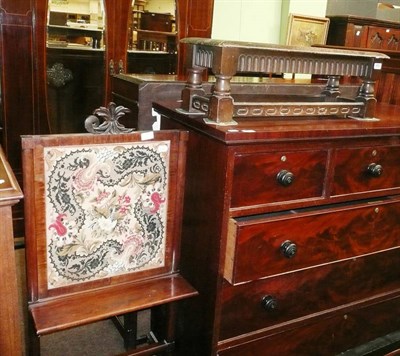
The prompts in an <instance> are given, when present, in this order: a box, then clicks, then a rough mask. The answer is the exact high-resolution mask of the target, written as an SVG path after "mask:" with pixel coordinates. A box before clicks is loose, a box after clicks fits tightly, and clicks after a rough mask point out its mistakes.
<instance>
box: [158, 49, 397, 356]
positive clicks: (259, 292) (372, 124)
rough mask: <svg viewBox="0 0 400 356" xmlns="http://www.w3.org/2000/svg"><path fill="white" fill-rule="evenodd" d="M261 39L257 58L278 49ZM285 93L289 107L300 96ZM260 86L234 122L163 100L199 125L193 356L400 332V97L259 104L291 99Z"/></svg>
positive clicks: (190, 230)
mask: <svg viewBox="0 0 400 356" xmlns="http://www.w3.org/2000/svg"><path fill="white" fill-rule="evenodd" d="M217 46H218V44H217ZM255 47H256V48H255V51H254V52H255V53H253V54H252V55H253V56H252V55H251V54H249V53H246V54H247V56H245V58H246V59H248V61H249V62H251V63H260V62H261V60H260V58H261V59H262V58H263V54H265V53H267V55H268V56H267V55H266V57H267V58H272V56H269V52H268V51H265V52H263V51H262V50H261V47H262V46H255ZM200 49H201V51H202V53H203V54H204V53H206V51H205V50H204V48H202V46H200ZM224 50H225V48H224ZM230 50H232V51H233V53H234V54H237V53H238V52H239V53H240V50H241V48H239V50H238V51H235V49H232V48H228V50H227V51H226V52H225V54H226V55H231V52H230ZM221 51H222V50H221ZM316 51H317V50H316ZM222 52H223V51H222ZM278 52H279V53H280V54H281V58H284V55H285V53H282V52H285V48H280V49H278ZM323 53H326V52H323ZM318 54H319V55H321V53H318ZM331 54H332V58H331V60H333V58H335V57H334V56H335V52H334V51H333V52H332V53H331ZM289 55H293V53H289ZM348 55H349V57H351V56H352V54H351V52H348ZM199 57H201V56H199ZM239 57H240V56H239ZM254 58H258V59H259V61H255V60H253V59H254ZM315 58H319V57H318V56H315ZM355 58H357V57H355ZM197 59H198V58H197ZM220 60H221V62H222V63H225V61H224V60H223V55H221V58H220ZM316 60H317V59H316ZM349 61H350V62H351V58H350V59H349ZM271 62H272V61H271ZM327 62H329V60H327ZM203 63H210V62H206V61H205V62H203ZM296 63H297V62H296ZM194 64H197V62H195V63H194ZM213 64H214V65H215V67H216V68H217V71H218V70H220V69H221V68H225V70H229V68H230V66H229V65H231V64H232V63H231V62H230V63H229V65H228V66H227V67H223V66H219V65H218V60H215V57H214V62H213ZM317 67H318V66H317ZM217 74H220V72H217ZM229 74H232V72H229V73H228V77H229ZM192 79H193V78H192ZM192 79H190V78H189V81H188V89H189V90H190V88H191V87H196V89H198V93H200V94H199V95H200V96H201V88H199V86H198V85H197V86H195V85H193V84H199V83H198V81H196V83H194V80H192ZM222 79H224V78H222ZM216 87H217V85H215V86H214V88H216ZM307 87H308V85H298V86H297V88H295V92H296V91H297V93H298V94H299V95H301V94H303V91H304V90H307ZM223 88H228V89H229V85H227V86H223ZM217 89H218V88H217ZM282 90H283V91H285V86H284V85H282ZM194 91H195V90H194ZM221 92H222V93H226V92H227V91H226V90H225V91H222V90H219V91H218V92H217V93H216V97H217V99H218V95H221ZM286 93H287V97H286V99H287V100H285V101H284V102H283V103H282V107H284V105H290V104H293V105H295V107H296V108H298V107H299V106H300V104H299V103H298V100H297V101H295V99H296V96H295V95H293V97H292V99H294V100H292V101H290V100H289V98H290V93H291V92H289V91H288V90H286ZM192 94H193V93H192ZM269 94H271V93H269ZM213 95H214V94H213ZM196 96H197V94H196V93H194V94H193V101H192V102H195V98H196ZM221 96H222V97H223V95H221ZM232 96H233V97H235V96H234V95H233V94H232ZM277 97H278V99H279V96H277ZM247 98H248V100H247V101H246V102H247V103H248V107H249V110H248V112H249V114H248V115H243V116H242V115H241V113H240V112H236V111H234V112H233V114H232V117H231V120H223V121H222V120H220V118H221V117H222V118H223V119H226V117H225V116H224V113H222V115H221V116H220V117H215V116H211V115H210V114H209V112H207V111H206V110H204V111H206V113H205V114H204V115H201V114H199V111H200V110H197V111H196V110H193V111H192V112H188V110H187V106H185V107H184V106H183V105H184V104H185V102H184V101H183V103H178V102H176V101H174V102H168V101H165V102H163V103H162V102H161V103H155V104H154V108H155V110H156V111H157V112H158V113H159V114H161V127H162V128H163V129H171V128H181V129H185V130H190V135H189V143H188V165H187V176H186V185H185V204H184V227H183V235H182V236H183V240H182V252H181V257H182V269H181V271H182V274H183V275H184V276H185V278H187V280H188V281H189V282H190V283H191V284H192V285H193V286H194V287H195V288H196V289H197V290H198V291H199V297H198V298H196V299H193V300H191V301H188V302H187V304H185V310H184V313H182V318H181V323H182V325H183V327H184V330H185V333H182V337H183V339H184V342H183V343H182V344H181V346H182V348H181V349H180V350H179V351H180V354H182V355H188V354H190V355H216V354H218V355H229V356H232V355H238V356H239V355H240V356H247V355H249V356H250V355H258V354H268V355H276V354H279V355H293V354H301V355H303V354H304V355H308V354H332V355H334V354H339V353H340V352H343V351H346V350H347V349H350V348H353V347H356V346H358V345H361V344H364V343H366V342H368V341H370V340H373V339H375V338H378V337H380V336H384V335H386V334H389V333H392V332H395V331H397V330H399V329H400V321H399V318H398V315H397V313H394V312H393V311H394V310H398V309H399V307H400V279H399V272H398V268H397V266H398V264H399V262H400V253H399V251H400V241H399V230H400V225H399V221H400V181H399V179H398V173H397V172H396V171H397V167H398V166H399V163H400V161H399V160H400V158H399V157H400V144H399V142H400V123H399V121H398V107H397V106H391V105H387V104H382V103H378V104H377V105H376V110H375V113H374V117H376V118H378V119H371V118H368V119H366V118H360V117H359V118H349V117H346V116H344V115H333V114H330V115H326V116H324V115H325V114H324V113H322V115H320V114H317V113H315V114H314V115H310V116H308V117H305V116H304V115H294V113H291V114H288V115H280V116H278V117H271V116H269V117H268V116H267V115H266V114H267V113H266V114H260V115H257V116H256V115H254V116H251V109H252V108H256V109H258V108H259V106H257V105H258V104H271V103H272V104H279V103H280V101H279V100H274V95H270V96H265V98H264V101H263V100H261V99H260V100H257V97H256V95H254V93H251V92H250V93H249V95H247ZM252 98H253V99H254V100H251V99H252ZM211 99H212V97H211ZM189 101H190V100H189ZM204 102H205V101H204ZM221 105H224V102H222V104H221ZM188 107H189V108H190V106H188ZM210 107H211V105H210ZM225 108H226V107H225ZM185 109H186V110H185ZM220 109H221V110H224V108H223V107H222V108H220ZM226 110H230V106H227V109H226ZM258 112H260V110H259V111H258ZM213 114H215V112H214V113H213ZM210 118H211V119H212V120H210ZM233 120H234V121H236V122H233ZM392 346H393V345H392ZM393 347H396V345H394V346H393ZM397 347H398V344H397Z"/></svg>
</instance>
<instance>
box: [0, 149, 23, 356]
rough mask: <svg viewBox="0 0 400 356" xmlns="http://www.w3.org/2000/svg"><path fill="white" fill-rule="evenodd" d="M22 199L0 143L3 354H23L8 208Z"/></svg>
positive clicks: (0, 336)
mask: <svg viewBox="0 0 400 356" xmlns="http://www.w3.org/2000/svg"><path fill="white" fill-rule="evenodd" d="M21 198H22V192H21V189H20V188H19V185H18V183H17V180H16V179H15V177H14V174H13V172H12V170H11V167H10V165H9V163H8V162H7V159H6V157H5V154H4V151H3V149H2V148H1V146H0V247H1V248H0V290H1V296H2V301H1V303H0V350H1V353H2V354H4V355H15V356H19V355H22V340H21V328H22V322H21V315H20V313H19V305H18V291H17V273H16V263H15V252H14V236H13V226H12V213H11V207H12V206H13V205H14V204H16V203H17V202H18V201H19V200H20V199H21Z"/></svg>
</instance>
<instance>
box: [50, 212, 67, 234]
mask: <svg viewBox="0 0 400 356" xmlns="http://www.w3.org/2000/svg"><path fill="white" fill-rule="evenodd" d="M65 217H66V215H65V214H58V215H57V217H56V220H55V221H54V222H53V223H52V224H50V225H49V230H51V229H54V230H55V231H56V234H57V235H58V236H64V235H65V234H66V233H67V228H66V227H65V226H64V223H63V219H64V218H65Z"/></svg>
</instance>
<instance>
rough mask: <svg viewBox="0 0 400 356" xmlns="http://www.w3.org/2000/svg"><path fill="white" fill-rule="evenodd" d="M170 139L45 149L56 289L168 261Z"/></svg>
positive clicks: (51, 278) (49, 255)
mask: <svg viewBox="0 0 400 356" xmlns="http://www.w3.org/2000/svg"><path fill="white" fill-rule="evenodd" d="M169 145H170V143H169V141H157V142H140V143H135V144H129V143H126V144H112V145H92V146H90V147H83V146H65V147H48V148H44V158H45V160H44V161H45V162H44V164H45V189H46V198H45V206H46V239H47V266H48V270H47V272H48V273H47V278H48V288H49V289H50V288H56V287H61V286H65V285H69V284H76V283H82V282H86V281H92V280H96V279H100V278H108V277H111V276H116V275H120V274H125V273H129V272H136V271H144V270H149V269H153V268H158V267H162V266H164V263H165V232H166V211H167V192H168V171H169V164H168V162H169Z"/></svg>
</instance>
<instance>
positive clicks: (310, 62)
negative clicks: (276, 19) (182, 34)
mask: <svg viewBox="0 0 400 356" xmlns="http://www.w3.org/2000/svg"><path fill="white" fill-rule="evenodd" d="M182 42H183V43H184V44H186V45H187V46H188V47H189V50H188V51H187V53H188V57H187V61H188V65H187V66H188V68H191V69H189V71H188V78H187V84H186V87H185V88H184V89H183V91H182V106H181V110H182V111H183V112H189V113H190V114H193V113H204V114H206V115H207V119H208V120H209V121H210V122H211V123H216V124H220V125H231V124H235V123H236V122H235V121H234V119H233V118H238V117H240V118H249V117H252V118H254V117H298V116H341V117H343V116H344V117H356V118H364V119H366V118H369V119H370V118H374V113H375V103H376V99H375V96H374V83H375V80H376V79H377V78H378V76H379V73H380V70H381V68H382V62H383V60H384V59H387V58H389V57H388V56H386V55H385V54H381V53H377V52H365V51H355V50H342V49H332V48H317V47H294V46H282V45H273V44H262V43H251V42H239V41H223V40H215V39H205V38H185V39H183V40H182ZM206 68H207V69H210V70H211V71H212V73H213V74H214V76H215V78H216V81H215V83H214V86H213V90H212V92H211V95H206V93H205V91H204V90H203V88H202V72H203V70H204V69H206ZM240 72H253V73H265V74H269V73H300V74H311V75H323V76H327V78H328V79H327V84H326V88H325V89H324V90H323V91H322V92H321V95H320V96H318V97H310V96H307V95H302V93H301V87H302V86H299V92H298V93H296V94H297V97H296V98H295V99H293V97H290V98H289V97H288V96H286V95H282V96H281V97H273V96H263V97H262V98H261V99H260V98H257V96H255V95H254V94H253V95H249V96H248V98H246V97H242V98H240V101H239V100H236V99H235V97H234V96H232V95H231V83H230V80H231V78H232V77H233V76H234V75H236V74H237V73H240ZM341 76H351V77H360V78H361V79H362V82H361V85H360V87H359V90H358V94H357V95H356V96H355V97H354V98H343V97H341V92H340V90H339V79H340V77H341ZM283 85H284V84H283Z"/></svg>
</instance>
